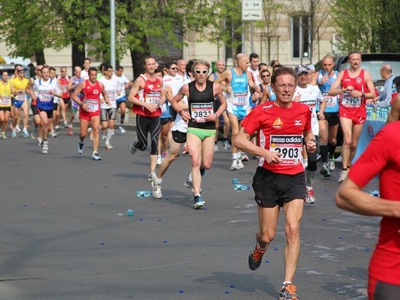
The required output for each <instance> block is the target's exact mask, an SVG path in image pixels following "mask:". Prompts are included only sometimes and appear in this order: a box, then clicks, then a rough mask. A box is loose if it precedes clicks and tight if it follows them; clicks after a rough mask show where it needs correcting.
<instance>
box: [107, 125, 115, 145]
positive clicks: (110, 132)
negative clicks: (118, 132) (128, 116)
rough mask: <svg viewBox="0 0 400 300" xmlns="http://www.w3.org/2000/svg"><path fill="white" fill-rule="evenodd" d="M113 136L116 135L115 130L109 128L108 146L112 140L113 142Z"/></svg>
mask: <svg viewBox="0 0 400 300" xmlns="http://www.w3.org/2000/svg"><path fill="white" fill-rule="evenodd" d="M113 134H114V129H110V128H109V129H108V131H107V138H106V143H107V144H108V143H110V140H111V137H112V136H113Z"/></svg>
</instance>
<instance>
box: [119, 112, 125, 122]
mask: <svg viewBox="0 0 400 300" xmlns="http://www.w3.org/2000/svg"><path fill="white" fill-rule="evenodd" d="M124 121H125V113H121V121H120V123H121V125H124Z"/></svg>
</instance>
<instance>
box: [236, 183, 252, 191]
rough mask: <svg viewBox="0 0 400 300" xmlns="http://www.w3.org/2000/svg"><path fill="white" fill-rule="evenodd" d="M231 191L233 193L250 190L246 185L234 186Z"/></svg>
mask: <svg viewBox="0 0 400 300" xmlns="http://www.w3.org/2000/svg"><path fill="white" fill-rule="evenodd" d="M233 189H234V190H235V191H248V190H250V187H249V186H248V185H247V184H235V185H234V186H233Z"/></svg>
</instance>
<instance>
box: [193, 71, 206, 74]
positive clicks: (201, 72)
mask: <svg viewBox="0 0 400 300" xmlns="http://www.w3.org/2000/svg"><path fill="white" fill-rule="evenodd" d="M194 72H195V73H196V74H207V73H208V70H194Z"/></svg>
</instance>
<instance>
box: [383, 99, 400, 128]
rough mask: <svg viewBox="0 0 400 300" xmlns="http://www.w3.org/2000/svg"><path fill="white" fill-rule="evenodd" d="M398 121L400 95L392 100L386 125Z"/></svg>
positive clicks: (399, 118) (399, 117)
mask: <svg viewBox="0 0 400 300" xmlns="http://www.w3.org/2000/svg"><path fill="white" fill-rule="evenodd" d="M399 120H400V94H398V95H397V96H396V98H394V101H393V105H392V109H391V110H390V112H389V115H388V118H387V121H386V123H387V124H388V123H392V122H397V121H399Z"/></svg>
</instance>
